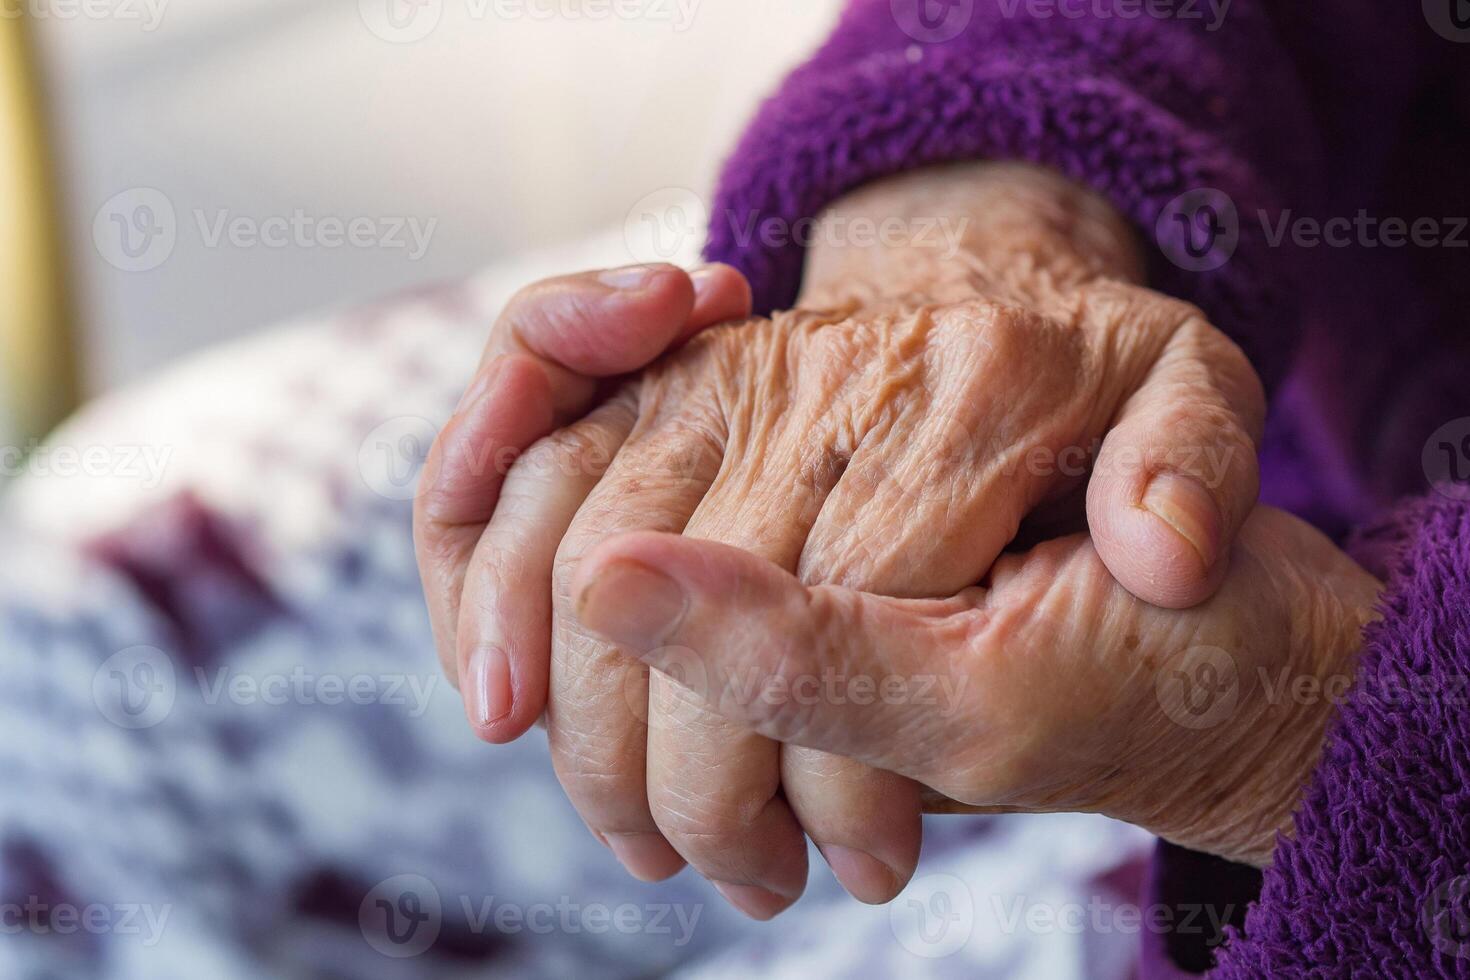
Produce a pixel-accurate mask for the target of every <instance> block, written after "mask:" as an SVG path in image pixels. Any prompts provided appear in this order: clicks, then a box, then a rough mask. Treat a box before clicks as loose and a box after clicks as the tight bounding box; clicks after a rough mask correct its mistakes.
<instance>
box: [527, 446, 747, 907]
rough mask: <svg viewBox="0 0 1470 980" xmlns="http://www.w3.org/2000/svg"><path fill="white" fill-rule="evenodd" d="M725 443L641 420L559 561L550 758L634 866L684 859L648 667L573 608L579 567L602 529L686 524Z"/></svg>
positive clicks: (656, 874)
mask: <svg viewBox="0 0 1470 980" xmlns="http://www.w3.org/2000/svg"><path fill="white" fill-rule="evenodd" d="M722 452H723V447H722V445H720V444H718V443H716V442H714V441H712V437H711V436H710V435H709V430H708V429H707V428H705V427H701V426H692V425H691V426H683V427H676V426H672V425H669V426H661V427H657V428H653V429H651V430H650V429H649V427H648V425H647V424H646V419H645V421H644V422H640V424H639V426H638V427H635V429H634V432H633V434H632V435H631V436H630V437H629V440H628V442H627V443H625V444H624V446H623V448H622V450H621V451H620V452H619V453H618V455H617V458H616V459H614V460H613V463H612V465H611V467H610V468H609V469H608V472H607V473H606V474H605V475H604V476H603V478H602V480H601V481H600V482H599V483H598V485H597V487H596V488H595V489H594V490H593V491H592V493H591V494H590V495H589V496H588V498H587V500H586V502H585V503H583V505H582V507H581V508H580V509H579V510H578V512H577V515H576V517H575V518H574V519H573V521H572V525H571V527H570V528H569V529H568V531H567V535H566V537H565V538H564V539H563V540H562V542H561V546H560V548H559V549H558V551H557V555H556V558H555V562H554V564H553V571H552V648H551V696H550V699H549V702H548V705H547V736H548V739H549V742H550V746H551V756H552V763H553V765H554V766H555V768H556V772H557V776H558V778H559V779H560V780H561V784H562V787H563V788H564V789H565V790H566V793H567V796H568V798H569V799H570V800H571V801H572V805H573V806H575V807H576V809H577V812H578V813H579V814H581V816H582V819H583V820H584V821H586V823H587V825H588V827H590V828H591V829H592V830H593V832H594V833H597V834H599V835H601V836H602V837H603V838H604V839H605V840H606V841H607V842H608V846H609V847H611V848H612V850H613V852H614V853H615V854H616V855H617V857H618V859H619V860H620V861H622V862H623V865H624V866H625V867H626V868H627V869H628V870H629V871H630V872H631V873H632V874H633V875H634V876H635V877H638V878H641V879H643V880H658V879H660V878H664V877H667V876H668V875H670V874H673V873H674V872H675V871H677V870H678V869H679V868H680V867H682V866H683V859H682V858H680V857H679V856H678V853H677V852H676V851H675V850H674V849H673V848H672V847H670V846H669V844H668V842H667V841H666V840H665V839H664V837H663V834H661V833H660V832H659V829H658V826H657V824H656V823H655V822H654V819H653V815H652V813H651V812H650V810H649V805H648V790H647V765H646V757H647V745H648V739H647V731H646V723H647V719H648V670H647V668H646V666H645V665H643V664H641V663H639V662H638V661H637V660H636V659H633V658H631V657H629V656H628V655H627V654H626V653H625V652H623V651H621V650H619V649H618V648H617V647H615V646H613V645H612V644H610V643H608V642H607V641H606V640H604V639H603V638H601V637H598V636H596V635H595V634H592V633H589V632H587V631H586V630H585V628H583V626H582V625H581V623H580V622H579V621H578V620H577V619H576V617H575V616H573V615H572V614H571V613H572V609H571V605H572V604H571V592H570V584H571V578H572V570H573V568H574V567H575V565H576V564H577V562H578V561H579V560H580V558H581V556H582V554H583V553H584V552H585V551H587V550H588V549H589V548H591V547H592V546H593V545H594V544H596V543H597V542H598V541H600V540H602V539H603V538H604V537H606V536H608V535H610V534H614V533H617V532H620V531H625V530H630V529H641V528H649V529H654V530H662V531H673V532H677V531H681V530H683V528H684V526H685V524H686V523H687V522H688V520H689V516H690V515H691V514H692V513H694V509H695V508H696V507H697V506H698V505H699V501H700V499H701V498H703V496H704V494H705V491H706V490H707V489H708V487H709V485H710V483H711V482H712V481H713V480H714V478H715V474H716V472H718V470H719V466H720V460H721V458H722Z"/></svg>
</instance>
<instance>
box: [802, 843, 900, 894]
mask: <svg viewBox="0 0 1470 980" xmlns="http://www.w3.org/2000/svg"><path fill="white" fill-rule="evenodd" d="M817 850H819V851H821V852H822V857H824V858H826V859H827V864H828V865H829V866H830V867H831V868H832V873H833V874H834V875H836V876H837V880H838V881H840V882H841V883H842V887H843V888H846V889H847V893H848V894H849V895H851V896H852V897H853V898H855V899H857V900H858V901H859V902H866V903H867V904H869V905H882V904H883V903H884V902H888V901H891V900H892V899H893V896H895V895H897V894H898V893H899V891H900V889H901V887H902V885H903V879H902V878H900V877H899V875H898V873H897V872H895V871H894V870H893V869H892V868H890V867H888V865H886V864H884V863H883V862H882V861H879V860H878V859H877V858H875V857H873V855H871V854H867V853H865V852H863V851H859V850H854V849H853V848H851V847H843V846H842V845H840V844H818V845H817Z"/></svg>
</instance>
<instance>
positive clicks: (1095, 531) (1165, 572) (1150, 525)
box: [1088, 503, 1224, 609]
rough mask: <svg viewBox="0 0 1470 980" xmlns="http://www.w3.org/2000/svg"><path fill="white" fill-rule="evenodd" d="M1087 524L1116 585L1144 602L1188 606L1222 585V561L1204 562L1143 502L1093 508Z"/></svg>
mask: <svg viewBox="0 0 1470 980" xmlns="http://www.w3.org/2000/svg"><path fill="white" fill-rule="evenodd" d="M1088 523H1089V526H1090V530H1091V532H1092V536H1093V543H1094V545H1095V547H1096V548H1097V553H1098V556H1099V557H1100V558H1101V559H1102V561H1103V564H1105V565H1106V566H1107V568H1108V571H1109V572H1111V573H1112V575H1113V578H1115V579H1116V580H1117V581H1118V584H1119V585H1121V586H1123V588H1125V589H1127V590H1128V591H1129V592H1131V593H1133V595H1135V596H1137V597H1138V598H1140V599H1142V600H1143V601H1144V602H1148V603H1151V604H1153V605H1155V606H1159V607H1161V608H1164V609H1188V608H1190V607H1191V606H1196V605H1198V604H1199V603H1201V602H1204V601H1205V600H1206V599H1208V598H1209V597H1210V596H1211V595H1213V594H1214V593H1215V590H1216V589H1217V588H1218V587H1219V584H1220V580H1221V578H1222V577H1223V572H1224V570H1223V567H1216V566H1223V564H1224V563H1223V562H1217V563H1216V566H1212V565H1206V564H1205V562H1204V559H1203V558H1202V557H1201V555H1200V553H1199V551H1198V550H1197V549H1196V548H1195V546H1194V545H1193V544H1192V543H1191V542H1190V541H1189V540H1188V539H1187V538H1185V537H1184V536H1183V535H1182V534H1180V533H1179V531H1178V529H1177V528H1176V527H1175V526H1174V525H1173V524H1171V523H1170V522H1169V521H1167V520H1165V519H1163V518H1161V517H1160V516H1159V515H1158V514H1156V513H1154V512H1153V511H1151V510H1149V509H1147V508H1145V507H1144V506H1142V504H1141V503H1140V504H1136V505H1131V506H1129V505H1124V506H1115V507H1112V508H1111V509H1109V510H1107V511H1099V510H1098V509H1096V508H1092V507H1089V516H1088Z"/></svg>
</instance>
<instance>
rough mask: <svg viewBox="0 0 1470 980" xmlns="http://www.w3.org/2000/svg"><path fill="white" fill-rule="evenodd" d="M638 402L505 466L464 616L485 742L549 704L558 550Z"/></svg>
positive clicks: (463, 643)
mask: <svg viewBox="0 0 1470 980" xmlns="http://www.w3.org/2000/svg"><path fill="white" fill-rule="evenodd" d="M636 408H637V405H636V398H635V397H634V395H633V394H632V392H631V390H630V391H629V392H628V393H627V394H626V395H623V396H619V397H616V398H614V399H613V400H611V401H608V402H606V403H604V404H603V405H600V406H599V407H597V408H596V409H594V410H593V411H592V413H591V414H590V415H588V416H587V417H586V418H584V419H582V420H580V421H578V422H574V423H572V424H571V425H570V426H567V427H566V428H564V429H560V430H558V431H556V432H554V433H552V434H551V435H549V436H547V437H546V438H544V439H542V440H541V441H540V442H538V443H536V444H535V445H533V446H532V447H531V448H530V449H528V450H527V451H526V452H525V454H523V455H522V456H521V457H520V458H519V459H518V460H516V462H515V464H514V465H513V466H512V467H511V469H510V472H509V473H507V474H506V477H505V486H504V487H503V489H502V490H501V495H500V503H499V506H498V507H497V508H496V511H495V516H494V517H493V518H491V520H490V523H489V525H488V526H487V527H486V528H485V531H484V533H483V534H482V535H481V536H480V541H479V544H478V546H477V547H476V548H475V553H474V556H473V558H472V559H471V560H470V564H469V572H468V573H467V575H466V576H465V584H464V597H463V601H462V603H461V606H460V617H459V638H458V644H459V649H458V658H459V659H458V663H459V676H460V677H461V678H463V681H462V684H461V690H462V691H463V693H464V701H465V710H466V713H467V714H468V716H469V720H470V725H471V726H472V727H473V728H474V730H475V733H476V734H477V735H478V736H479V737H480V738H482V739H484V740H485V741H487V742H509V741H513V740H514V739H516V738H519V737H520V736H521V735H522V734H524V733H525V731H526V730H527V729H528V728H530V727H531V726H532V725H534V724H535V723H536V720H537V719H538V718H540V716H541V714H542V712H543V711H544V710H545V708H546V691H547V684H548V682H549V679H550V670H551V572H552V565H553V562H554V561H555V559H556V550H557V547H558V546H559V545H560V544H561V540H562V538H563V537H565V535H566V533H567V529H568V528H569V527H570V526H571V523H572V519H573V517H574V516H575V515H576V513H577V509H578V508H579V507H581V506H582V503H583V501H585V500H586V499H587V495H588V494H590V493H591V492H592V489H593V487H595V486H596V485H597V481H598V480H599V479H600V478H601V476H602V474H603V472H604V471H605V470H606V469H607V466H608V464H609V462H610V461H611V460H612V459H613V457H614V456H615V455H616V454H617V451H618V448H619V447H620V446H621V445H622V444H623V441H624V440H625V439H626V438H627V437H628V434H629V433H630V432H631V431H632V429H633V424H634V422H635V421H636V420H637V413H636Z"/></svg>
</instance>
